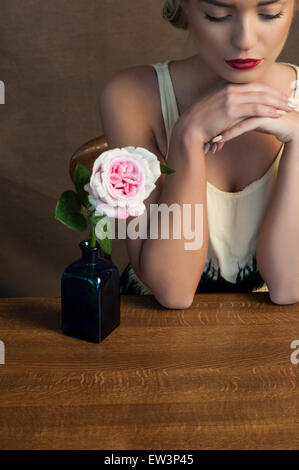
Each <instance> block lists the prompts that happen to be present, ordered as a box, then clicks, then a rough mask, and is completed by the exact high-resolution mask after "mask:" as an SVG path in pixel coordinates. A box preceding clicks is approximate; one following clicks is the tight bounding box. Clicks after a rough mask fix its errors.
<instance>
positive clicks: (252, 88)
mask: <svg viewBox="0 0 299 470" xmlns="http://www.w3.org/2000/svg"><path fill="white" fill-rule="evenodd" d="M234 85H235V88H236V91H237V92H241V93H244V92H245V93H250V92H261V93H265V92H267V93H270V94H271V95H273V96H276V97H278V98H282V99H288V98H289V96H288V95H287V94H286V93H284V92H282V91H280V90H277V89H276V88H273V87H271V86H269V85H266V84H264V83H241V84H239V83H238V84H237V83H236V84H234Z"/></svg>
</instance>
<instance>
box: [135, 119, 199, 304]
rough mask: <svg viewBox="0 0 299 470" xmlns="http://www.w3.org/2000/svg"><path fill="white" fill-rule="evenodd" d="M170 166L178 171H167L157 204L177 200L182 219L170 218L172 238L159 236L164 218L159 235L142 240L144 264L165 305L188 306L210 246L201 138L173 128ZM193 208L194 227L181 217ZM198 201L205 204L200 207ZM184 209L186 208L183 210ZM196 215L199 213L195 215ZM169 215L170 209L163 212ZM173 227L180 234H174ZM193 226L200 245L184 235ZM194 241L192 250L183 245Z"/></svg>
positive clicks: (148, 279)
mask: <svg viewBox="0 0 299 470" xmlns="http://www.w3.org/2000/svg"><path fill="white" fill-rule="evenodd" d="M167 165H168V166H169V167H170V168H173V169H174V170H175V171H176V172H175V173H173V174H170V175H166V178H165V181H164V185H163V189H162V192H161V195H160V197H159V200H158V204H159V207H161V205H163V204H165V207H164V209H166V208H168V209H171V205H172V204H176V206H177V208H179V213H180V214H181V220H179V219H176V218H174V217H173V216H172V214H171V212H170V211H169V214H171V216H169V217H168V220H169V237H168V239H162V238H161V219H160V220H159V223H158V238H157V239H153V238H149V237H148V238H147V239H146V240H144V242H143V245H142V249H141V256H140V268H141V272H142V276H143V280H144V282H145V284H147V285H148V286H149V287H150V289H152V290H153V291H154V292H156V293H158V292H159V294H158V297H159V298H158V300H159V301H160V302H161V303H162V304H167V305H168V306H171V305H172V306H173V307H174V308H187V307H189V306H190V305H191V304H192V301H193V298H194V294H195V292H196V289H197V286H198V283H199V280H200V278H201V275H202V272H203V268H204V264H205V260H206V256H207V250H208V222H207V209H206V166H205V159H204V152H203V143H201V142H200V141H199V140H198V139H197V138H193V137H192V136H190V138H188V137H187V136H186V137H185V135H184V133H183V131H181V127H180V126H179V125H177V126H175V127H174V128H173V132H172V138H171V143H170V147H169V153H168V159H167ZM184 204H186V205H187V206H188V207H189V208H190V213H191V226H190V222H189V221H188V218H185V217H186V216H185V217H183V205H184ZM196 205H198V208H199V205H202V213H201V212H200V210H198V211H197V212H196V209H195V207H196ZM185 214H186V213H185ZM195 214H196V215H195ZM165 215H167V211H165ZM173 221H174V227H175V229H177V231H178V233H181V232H182V233H181V237H180V238H179V239H173ZM188 226H189V227H188ZM184 228H185V229H188V228H189V231H190V230H192V231H195V232H196V237H199V238H200V234H202V240H201V243H200V245H201V246H199V247H196V246H195V240H190V239H187V238H185V236H184V233H183V229H184ZM191 242H193V243H194V246H193V247H192V249H191V250H190V249H186V247H185V244H188V243H191Z"/></svg>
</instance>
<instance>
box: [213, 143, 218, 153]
mask: <svg viewBox="0 0 299 470" xmlns="http://www.w3.org/2000/svg"><path fill="white" fill-rule="evenodd" d="M217 147H218V145H217V144H213V147H212V152H213V153H216V150H217Z"/></svg>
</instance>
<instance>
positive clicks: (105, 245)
mask: <svg viewBox="0 0 299 470" xmlns="http://www.w3.org/2000/svg"><path fill="white" fill-rule="evenodd" d="M97 242H98V244H99V245H100V247H101V248H102V250H103V251H104V253H106V254H107V255H111V252H112V240H111V239H110V238H104V240H99V239H98V238H97Z"/></svg>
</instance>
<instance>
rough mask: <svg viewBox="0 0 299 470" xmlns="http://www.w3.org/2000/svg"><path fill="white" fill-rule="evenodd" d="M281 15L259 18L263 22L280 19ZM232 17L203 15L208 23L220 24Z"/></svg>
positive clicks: (281, 13) (280, 13) (264, 15)
mask: <svg viewBox="0 0 299 470" xmlns="http://www.w3.org/2000/svg"><path fill="white" fill-rule="evenodd" d="M282 15H283V12H282V11H281V12H279V13H277V15H266V14H260V15H259V16H260V17H261V18H262V19H264V20H275V19H276V18H280V17H281V16H282ZM231 16H232V15H226V16H221V17H217V16H211V15H208V14H207V13H205V18H207V19H208V20H209V21H216V22H217V21H218V22H221V21H225V20H227V18H230V17H231Z"/></svg>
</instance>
